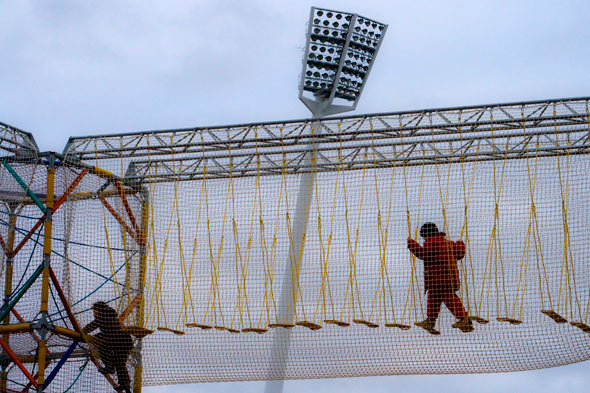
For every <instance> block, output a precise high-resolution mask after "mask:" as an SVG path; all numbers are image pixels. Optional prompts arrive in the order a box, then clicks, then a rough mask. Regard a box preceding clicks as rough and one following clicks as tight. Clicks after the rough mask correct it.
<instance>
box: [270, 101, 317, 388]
mask: <svg viewBox="0 0 590 393" xmlns="http://www.w3.org/2000/svg"><path fill="white" fill-rule="evenodd" d="M323 114H324V111H319V112H318V113H314V116H313V118H314V119H319V118H321V117H322V116H323ZM311 128H312V129H311V137H312V139H311V141H310V143H309V144H308V152H307V153H306V154H305V159H304V164H303V165H304V167H305V168H310V170H309V172H306V173H303V174H302V175H301V180H300V181H299V191H298V193H297V205H296V208H295V221H294V223H293V231H292V237H293V241H292V243H291V245H290V247H289V254H288V257H287V263H286V264H285V273H284V276H285V278H284V280H283V287H282V289H281V297H280V301H279V309H278V315H279V322H282V321H285V320H287V321H289V318H292V316H293V315H294V313H295V305H296V300H297V288H298V287H299V285H298V283H299V271H300V269H297V270H296V271H293V270H292V269H291V263H292V261H299V256H300V255H302V251H303V247H304V234H305V230H306V228H307V222H308V219H309V210H310V206H311V203H310V196H311V193H312V192H313V191H312V189H313V182H314V180H315V179H314V175H315V172H314V171H313V170H311V168H312V164H313V163H315V157H316V143H315V138H314V137H315V135H317V134H319V133H320V131H321V129H320V128H319V127H318V123H317V122H313V123H312V126H311ZM293 274H294V275H293ZM291 302H292V303H293V308H291V306H290V305H291ZM289 310H291V315H287V312H288V311H289ZM290 344H291V329H275V330H274V343H273V347H272V351H271V355H270V363H271V364H275V365H276V367H277V368H271V369H270V370H269V373H268V374H269V377H268V378H267V379H268V380H267V381H266V384H265V385H264V392H265V393H281V392H282V391H283V385H284V379H285V373H286V371H287V356H288V354H289V346H290ZM271 367H272V366H271Z"/></svg>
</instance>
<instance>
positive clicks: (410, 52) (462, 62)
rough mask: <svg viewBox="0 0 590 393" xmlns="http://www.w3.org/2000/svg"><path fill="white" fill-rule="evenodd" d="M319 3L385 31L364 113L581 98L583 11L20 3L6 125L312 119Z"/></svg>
mask: <svg viewBox="0 0 590 393" xmlns="http://www.w3.org/2000/svg"><path fill="white" fill-rule="evenodd" d="M312 5H316V6H319V7H325V8H331V9H336V10H342V11H348V12H356V13H359V14H361V15H364V16H367V17H369V18H373V19H376V20H378V21H381V22H384V23H387V24H389V29H388V32H387V36H386V38H385V42H384V43H383V45H382V48H381V52H380V53H379V55H378V58H377V62H376V65H375V66H374V68H373V71H372V74H371V77H370V80H369V82H368V83H367V86H366V88H365V90H364V93H363V97H362V98H361V100H360V103H359V106H358V110H357V113H375V112H392V111H398V110H406V109H421V108H433V107H448V106H457V105H470V104H486V103H497V102H512V101H522V100H536V99H544V98H561V97H579V96H587V95H590V86H589V84H590V78H589V71H588V65H589V63H590V51H589V48H590V30H589V29H588V21H589V15H590V2H588V1H587V0H577V1H574V0H559V1H558V0H555V1H549V0H536V1H533V0H527V1H525V0H522V1H519V0H494V1H487V0H486V1H479V0H478V1H473V0H472V1H456V0H446V1H435V0H430V1H428V0H413V1H403V2H402V1H395V0H390V1H377V0H364V1H349V0H339V1H336V0H315V1H313V2H310V1H308V0H297V1H295V0H289V1H284V0H283V1H279V0H249V1H238V0H193V1H188V0H186V1H171V0H167V1H164V0H143V1H124V2H123V1H112V0H103V1H100V2H98V1H95V2H91V1H84V0H79V1H66V0H62V1H60V2H49V1H30V0H19V1H12V2H0V18H1V19H0V20H1V22H0V54H1V55H0V59H1V60H0V92H1V93H2V94H1V95H0V121H2V122H5V123H8V124H11V125H13V126H15V127H18V128H21V129H24V130H27V131H30V132H33V134H34V136H35V139H36V140H37V144H38V145H39V147H40V149H41V150H54V151H62V150H63V148H64V146H65V144H66V142H67V139H68V137H69V136H73V135H91V134H106V133H113V132H124V131H140V130H152V129H169V128H180V127H191V126H207V125H223V124H235V123H245V122H257V121H269V120H286V119H298V118H306V117H309V113H308V112H307V110H306V109H305V107H304V106H303V105H302V104H301V103H300V102H299V101H298V100H297V82H298V76H299V72H300V68H301V54H302V50H303V45H304V34H305V24H306V20H307V18H308V15H309V8H310V6H312ZM587 367H588V365H587V364H578V365H574V366H567V367H562V368H557V369H552V370H544V371H536V372H528V373H514V374H501V375H478V376H428V377H424V376H409V377H379V378H377V377H375V378H360V379H342V380H327V381H297V382H288V383H287V384H286V386H285V391H286V392H295V391H312V390H313V391H316V392H333V391H341V390H347V391H348V392H349V393H355V392H365V391H384V392H388V391H391V392H394V391H395V392H398V391H400V392H401V391H403V392H431V391H432V392H434V391H436V392H444V391H453V392H472V391H478V392H495V391H507V390H515V391H521V392H528V391H534V392H536V393H543V392H554V391H569V392H570V393H574V392H582V391H587V387H588V385H589V384H590V377H589V376H588V375H590V374H589V373H588V368H587ZM263 387H264V385H263V383H242V384H206V385H192V386H182V387H170V388H168V389H166V388H162V387H158V388H147V389H145V390H144V391H146V392H149V393H153V392H172V391H174V392H175V393H185V392H197V391H198V392H215V393H217V392H234V391H243V392H262V390H263Z"/></svg>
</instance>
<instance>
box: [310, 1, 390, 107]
mask: <svg viewBox="0 0 590 393" xmlns="http://www.w3.org/2000/svg"><path fill="white" fill-rule="evenodd" d="M386 31H387V25H385V24H382V23H379V22H376V21H373V20H371V19H368V18H365V17H363V16H359V15H357V14H351V13H346V12H341V11H333V10H327V9H320V8H316V7H311V12H310V17H309V22H308V31H307V40H306V45H305V54H304V56H303V69H302V72H301V80H300V83H299V99H300V100H301V101H303V103H304V104H305V105H306V106H307V107H308V109H309V110H310V111H311V112H312V113H313V114H314V115H317V114H319V113H321V114H323V115H329V114H334V113H340V112H346V111H351V110H354V109H355V108H356V105H357V103H358V100H359V98H360V95H361V93H362V90H363V87H364V85H365V82H366V80H367V78H368V76H369V72H370V71H371V67H372V66H373V62H374V60H375V57H376V55H377V52H378V51H379V47H380V46H381V42H382V41H383V37H384V36H385V32H386Z"/></svg>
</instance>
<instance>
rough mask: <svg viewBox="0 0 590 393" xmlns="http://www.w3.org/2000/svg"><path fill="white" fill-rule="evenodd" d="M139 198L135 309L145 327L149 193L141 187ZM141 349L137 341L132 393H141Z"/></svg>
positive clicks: (140, 344) (138, 319) (140, 343)
mask: <svg viewBox="0 0 590 393" xmlns="http://www.w3.org/2000/svg"><path fill="white" fill-rule="evenodd" d="M141 196H142V199H143V203H142V206H141V233H140V234H138V235H139V237H140V239H141V244H140V245H139V290H140V292H141V293H140V295H141V297H140V299H139V305H138V307H137V313H136V315H137V323H138V324H139V326H141V327H145V320H144V319H145V300H144V292H143V289H144V286H145V275H146V264H147V240H148V239H147V234H148V218H149V207H150V200H149V193H148V191H147V190H146V189H145V188H143V187H142V191H141ZM141 347H142V342H141V340H139V343H138V344H137V346H136V347H135V361H136V366H135V375H134V378H133V392H134V393H141V385H142V378H143V374H142V373H143V364H142V358H141Z"/></svg>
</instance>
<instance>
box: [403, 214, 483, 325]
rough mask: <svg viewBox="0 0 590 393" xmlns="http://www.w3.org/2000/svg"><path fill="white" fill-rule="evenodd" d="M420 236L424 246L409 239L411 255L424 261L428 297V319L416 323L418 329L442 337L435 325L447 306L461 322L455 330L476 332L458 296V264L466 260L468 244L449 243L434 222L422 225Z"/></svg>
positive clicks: (457, 323) (459, 242)
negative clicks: (466, 246) (443, 307)
mask: <svg viewBox="0 0 590 393" xmlns="http://www.w3.org/2000/svg"><path fill="white" fill-rule="evenodd" d="M420 236H422V238H424V245H423V246H420V244H419V243H418V242H417V241H415V240H413V239H411V238H408V248H409V249H410V252H411V253H412V254H414V255H415V256H416V257H417V258H419V259H421V260H422V261H424V292H426V293H427V304H426V317H427V318H426V319H425V320H424V321H422V322H416V323H415V325H416V326H419V327H421V328H423V329H425V330H427V331H428V332H429V333H431V334H440V333H439V332H438V331H437V330H435V329H434V325H435V324H436V319H437V318H438V314H439V312H440V306H441V304H442V303H444V304H445V305H446V306H447V308H448V309H449V311H450V312H451V313H452V314H453V315H454V316H455V317H456V318H457V319H458V321H457V322H455V323H454V324H453V327H454V328H457V329H460V330H461V331H462V332H464V333H466V332H471V331H473V326H472V324H471V320H470V319H469V318H467V313H466V312H465V308H464V307H463V303H461V299H460V298H459V296H457V294H456V293H455V292H456V291H457V290H459V286H460V281H459V269H458V268H457V261H458V260H460V259H463V257H464V256H465V244H464V243H463V242H462V241H461V240H459V241H456V242H453V241H451V240H448V239H446V238H445V236H446V235H445V233H444V232H439V231H438V228H437V227H436V225H435V224H434V223H432V222H427V223H425V224H424V225H422V227H421V228H420Z"/></svg>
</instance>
